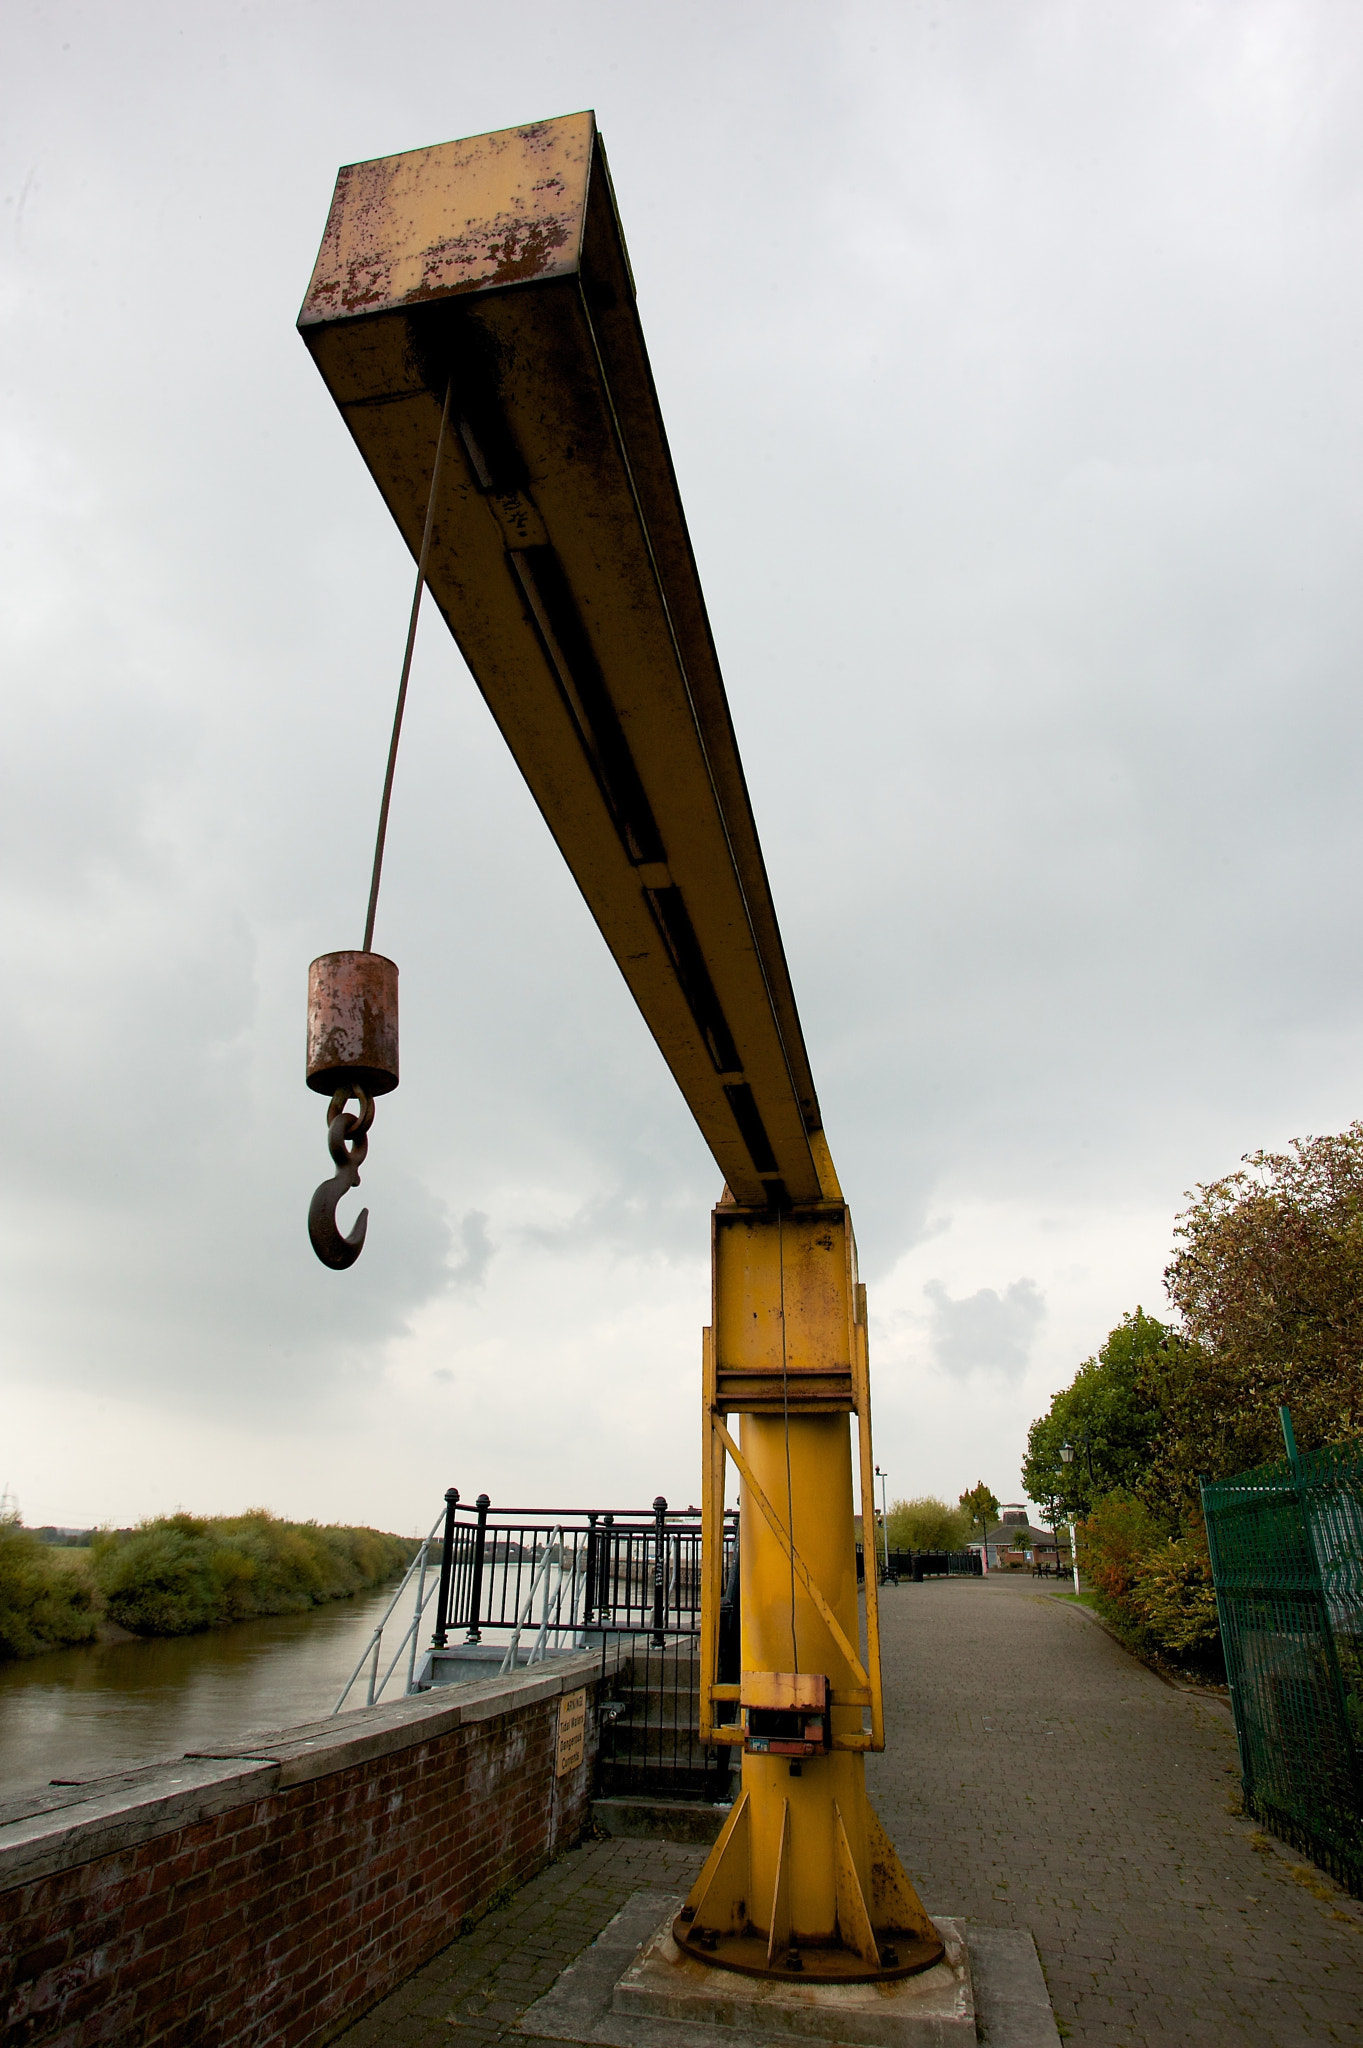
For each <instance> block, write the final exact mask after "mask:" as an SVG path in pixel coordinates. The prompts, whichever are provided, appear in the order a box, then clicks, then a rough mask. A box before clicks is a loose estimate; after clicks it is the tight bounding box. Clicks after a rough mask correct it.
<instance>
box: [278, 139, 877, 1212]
mask: <svg viewBox="0 0 1363 2048" xmlns="http://www.w3.org/2000/svg"><path fill="white" fill-rule="evenodd" d="M299 328H300V331H301V333H302V336H303V339H304V341H305V342H306V344H307V346H308V348H309V350H310V351H311V353H312V356H313V359H314V361H315V362H316V364H317V366H318V368H319V370H320V371H321V373H322V376H323V378H324V379H325V381H326V384H327V388H328V390H329V391H330V392H331V395H332V397H333V398H334V399H335V401H336V404H337V405H338V407H339V408H340V410H341V412H342V414H343V416H344V418H345V421H346V424H347V426H348V427H349V429H350V431H351V434H352V435H353V437H354V439H355V441H356V444H357V445H358V447H359V449H360V452H361V454H362V455H363V456H364V459H365V461H366V463H367V464H368V466H369V469H370V472H371V474H372V476H373V477H374V480H375V482H376V483H377V484H378V487H379V489H380V491H381V492H382V494H383V497H384V499H385V502H386V503H387V505H388V507H389V510H390V511H391V512H392V514H393V517H394V519H395V520H396V522H397V524H398V527H399V529H400V530H401V532H402V534H403V537H404V538H405V540H406V541H407V544H408V546H409V547H410V549H411V551H412V554H413V556H414V557H415V556H416V555H417V554H418V552H419V548H420V543H421V532H422V525H423V521H424V518H425V512H426V504H427V498H428V495H429V491H430V483H431V476H432V471H433V467H434V462H435V454H436V443H437V439H438V436H439V431H440V420H441V413H442V408H443V404H444V397H445V392H446V389H447V386H448V388H449V389H450V390H451V394H452V396H451V411H450V427H449V430H448V434H447V440H446V446H445V450H444V455H443V460H442V467H441V476H440V483H439V489H438V493H437V500H436V506H435V513H434V523H433V528H432V539H431V546H430V554H429V560H428V567H427V582H428V586H429V589H430V592H431V595H432V597H433V598H434V600H435V602H436V603H437V604H438V605H439V607H440V610H441V612H442V614H443V615H444V618H445V621H446V623H447V625H448V626H449V629H450V631H451V633H452V634H453V635H454V638H455V640H456V641H457V642H458V645H459V648H460V651H461V653H462V654H463V656H464V659H465V661H466V662H467V664H468V666H469V669H470V670H471V672H472V674H473V676H474V679H475V681H476V682H477V684H478V687H479V689H480V690H481V692H482V694H483V696H484V698H485V699H486V701H487V704H488V706H489V708H490V710H491V712H492V715H493V717H494V718H495V719H496V721H497V724H498V726H499V727H500V729H501V732H502V734H503V736H504V737H505V739H506V741H507V744H508V745H509V747H510V748H511V751H512V753H513V755H514V756H515V759H516V761H517V763H518V765H519V767H520V769H521V772H522V773H523V774H524V776H525V779H526V781H527V783H528V784H529V786H530V789H531V791H532V793H533V795H534V797H535V800H536V802H537V803H538V804H539V807H540V810H541V811H542V812H543V814H544V817H545V819H546V821H547V822H548V825H549V828H550V830H551V832H552V833H553V835H554V837H555V839H556V841H557V842H558V845H559V848H560V850H561V851H562V853H563V855H564V858H565V859H566V860H567V862H568V865H569V867H570V868H571V869H572V871H573V874H574V876H575V877H576V879H577V882H578V885H579V887H580V888H581V890H582V893H583V895H584V896H585V898H586V900H587V903H588V905H589V907H590V909H591V911H592V914H593V916H594V917H595V919H596V922H597V924H598V926H599V927H600V929H601V932H602V934H603V935H604V937H605V939H606V943H607V944H608V946H609V947H610V949H611V952H612V953H613V955H614V956H615V959H616V961H617V963H618V965H619V967H620V970H621V972H622V974H623V975H624V977H625V980H626V982H627V983H628V984H629V987H630V989H631V991H632V993H633V995H634V998H635V1000H636V1002H637V1003H638V1005H639V1008H640V1010H641V1011H642V1012H643V1015H644V1017H645V1019H646V1021H647V1023H648V1025H649V1027H650V1029H651V1030H652V1032H653V1035H654V1037H655V1038H656V1040H657V1042H658V1045H659V1046H660V1048H661V1050H662V1052H663V1055H664V1057H665V1058H666V1060H667V1062H668V1065H669V1066H670V1067H671V1069H672V1072H673V1074H674V1076H675V1078H676V1080H677V1082H678V1085H679V1086H680V1088H681V1090H682V1093H683V1095H684V1096H685V1097H686V1100H687V1102H688V1104H689V1105H690V1108H691V1111H692V1113H693V1115H694V1116H695V1118H696V1121H697V1123H698V1124H699V1126H700V1129H701V1131H702V1134H703V1135H704V1137H705V1139H706V1141H707V1143H708V1144H709V1146H710V1149H711V1151H712V1152H713V1154H714V1156H715V1159H716V1161H717V1162H718V1164H719V1166H720V1168H721V1170H722V1172H723V1174H724V1178H725V1180H726V1181H727V1183H728V1185H729V1188H730V1190H731V1191H732V1194H733V1197H734V1199H735V1200H736V1201H738V1202H739V1203H741V1204H745V1205H751V1206H762V1207H770V1206H772V1205H773V1204H775V1205H778V1206H781V1205H784V1204H785V1203H787V1202H792V1203H802V1202H811V1201H817V1200H818V1199H820V1198H821V1197H823V1198H827V1197H830V1196H832V1197H836V1195H837V1192H838V1190H837V1185H836V1181H835V1180H834V1178H833V1174H832V1168H831V1164H830V1163H829V1160H828V1153H827V1147H826V1146H825V1144H824V1142H823V1137H822V1131H821V1125H820V1117H819V1109H818V1103H817V1100H816V1098H815V1094H814V1084H813V1079H812V1076H811V1074H810V1070H809V1061H808V1057H807V1055H806V1052H805V1046H804V1040H803V1036H802V1033H801V1030H800V1023H799V1017H798V1015H797V1012H796V1007H795V998H794V993H793V991H792V989H791V984H790V975H789V972H788V969H787V966H786V961H785V955H784V952H783V949H782V945H781V937H780V932H779V929H778V926H777V922H776V913H775V910H774V907H773V904H772V900H771V891H770V888H769V885H768V882H767V877H766V872H765V868H764V866H763V861H762V854H761V849H760V846H759V843H758V837H757V829H756V826H755V824H754V821H753V815H752V807H751V804H750V802H749V798H748V792H747V789H746V786H745V783H744V779H743V769H742V764H741V762H740V760H739V754H738V747H737V742H736V740H735V737H734V732H733V726H732V722H731V719H730V715H729V707H728V703H727V700H726V698H725V694H724V685H723V682H722V679H721V676H720V672H719V665H718V662H717V659H716V655H715V650H714V645H713V642H712V639H711V634H710V628H709V622H708V620H707V617H706V613H705V605H704V600H703V598H702V595H701V589H700V582H699V578H698V576H697V573H696V566H695V561H694V558H693V555H692V552H691V545H690V540H689V538H688V535H687V530H686V521H685V517H684V515H683V512H682V506H681V500H680V497H679V495H678V491H677V484H676V479H675V476H674V474H673V469H672V462H671V457H670V455H669V452H668V446H667V438H666V434H665V432H664V429H663V423H662V417H661V414H660V411H659V408H658V401H657V397H656V394H655V391H654V387H653V379H652V375H651V372H650V369H649V364H648V356H647V352H646V350H645V347H644V339H643V331H642V328H641V326H640V323H639V318H638V314H637V311H636V308H635V298H634V285H633V279H632V277H631V274H630V269H629V259H628V257H627V255H626V252H625V245H624V239H623V236H622V233H621V230H620V224H619V219H618V216H617V214H616V209H615V203H614V198H613V195H612V192H611V186H610V178H609V174H608V171H607V168H606V160H605V155H604V152H603V150H602V145H601V138H600V136H599V135H598V134H597V131H596V123H595V120H594V118H593V117H592V115H591V114H589V113H583V114H575V115H570V116H568V117H566V118H565V119H563V120H557V121H546V122H541V123H537V124H535V125H534V126H531V127H527V128H515V129H508V130H505V131H503V132H501V133H498V134H492V135H483V136H476V137H473V138H472V139H470V140H467V141H461V142H450V143H445V144H442V145H440V146H438V147H434V148H431V149H421V150H413V151H410V152H407V153H406V154H404V155H401V156H395V157H386V158H382V159H379V160H377V161H374V162H371V163H361V164H352V165H350V166H348V167H347V168H346V169H344V170H342V171H341V173H340V175H339V177H338V179H337V184H336V191H335V195H334V197H333V200H332V206H331V214H330V218H329V220H328V222H327V229H326V234H325V237H324V239H323V242H322V247H321V251H320V253H319V256H318V259H317V266H316V269H315V271H314V274H313V279H312V283H311V285H310V286H309V289H308V295H307V298H306V300H305V301H304V305H303V311H302V313H301V315H300V318H299Z"/></svg>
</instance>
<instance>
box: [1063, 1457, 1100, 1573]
mask: <svg viewBox="0 0 1363 2048" xmlns="http://www.w3.org/2000/svg"><path fill="white" fill-rule="evenodd" d="M1085 1445H1086V1447H1087V1432H1085ZM1060 1462H1061V1464H1062V1465H1072V1464H1073V1463H1074V1445H1073V1444H1062V1445H1061V1446H1060ZM1092 1477H1093V1453H1092V1451H1090V1452H1089V1478H1090V1479H1092ZM1070 1569H1071V1571H1072V1572H1073V1573H1074V1590H1075V1592H1076V1593H1077V1592H1078V1591H1079V1535H1078V1530H1077V1527H1076V1524H1075V1519H1074V1510H1073V1508H1071V1510H1070Z"/></svg>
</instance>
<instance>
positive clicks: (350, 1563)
mask: <svg viewBox="0 0 1363 2048" xmlns="http://www.w3.org/2000/svg"><path fill="white" fill-rule="evenodd" d="M414 1548H415V1545H414V1544H413V1543H411V1542H410V1541H408V1540H407V1539H406V1538H405V1537H401V1536H386V1535H384V1534H382V1533H381V1532H380V1531H379V1530H377V1529H347V1528H337V1527H331V1526H326V1527H323V1526H319V1525H318V1524H317V1523H316V1522H285V1521H281V1520H279V1519H278V1517H276V1516H274V1515H271V1514H269V1513H267V1512H266V1510H265V1509H263V1508H257V1509H253V1510H252V1511H251V1512H250V1513H248V1514H245V1515H235V1516H226V1517H224V1516H217V1517H212V1518H205V1517H200V1516H197V1515H187V1514H175V1515H160V1516H157V1517H156V1518H155V1519H154V1520H151V1521H146V1522H142V1523H140V1524H139V1525H138V1527H137V1528H136V1529H130V1530H119V1531H105V1530H101V1531H98V1532H97V1533H96V1535H95V1537H94V1540H93V1543H92V1545H91V1570H92V1573H93V1577H94V1580H95V1584H96V1585H97V1586H98V1588H99V1590H100V1592H101V1593H102V1595H103V1597H104V1603H105V1608H106V1611H107V1613H108V1616H109V1619H110V1621H115V1622H117V1623H118V1624H119V1626H120V1627H121V1628H126V1629H129V1630H130V1631H131V1632H132V1633H133V1634H134V1635H144V1636H183V1635H193V1634H195V1633H196V1632H197V1631H198V1630H200V1629H205V1628H215V1627H217V1626H219V1625H220V1624H221V1623H223V1622H231V1621H247V1620H250V1619H251V1618H252V1617H253V1616H257V1615H265V1614H298V1613H301V1612H302V1611H303V1610H304V1609H306V1608H308V1607H313V1606H317V1605H320V1604H321V1603H322V1602H323V1601H326V1600H339V1599H344V1598H345V1597H346V1596H347V1595H349V1594H351V1593H362V1592H365V1591H367V1590H368V1589H369V1588H370V1587H373V1586H379V1585H382V1584H383V1582H384V1580H385V1579H391V1578H393V1577H394V1576H395V1575H396V1574H397V1573H398V1572H400V1571H402V1570H403V1569H404V1568H405V1566H406V1565H407V1564H408V1562H409V1561H410V1559H411V1556H412V1553H413V1550H414Z"/></svg>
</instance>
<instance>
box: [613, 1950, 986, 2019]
mask: <svg viewBox="0 0 1363 2048" xmlns="http://www.w3.org/2000/svg"><path fill="white" fill-rule="evenodd" d="M936 1926H937V1929H938V1931H939V1933H940V1934H941V1937H942V1941H943V1944H944V1946H945V1951H946V1953H945V1955H944V1956H943V1958H942V1960H941V1962H939V1963H935V1964H934V1965H933V1966H932V1967H931V1968H929V1969H926V1970H919V1971H918V1972H916V1973H915V1974H914V1975H912V1976H901V1977H896V1978H892V1979H889V1980H887V1979H885V1978H881V1979H880V1981H879V1982H876V1983H847V1982H843V1983H836V1982H828V1981H823V1982H819V1981H811V1980H810V1979H808V1978H801V1977H800V1976H797V1975H794V1974H791V1975H783V1976H780V1977H772V1976H766V1975H763V1976H756V1975H752V1976H749V1975H745V1974H741V1973H740V1972H739V1971H736V1970H734V1969H732V1968H730V1969H727V1970H725V1969H716V1968H715V1967H714V1965H712V1964H707V1963H703V1962H700V1961H698V1960H697V1959H695V1958H694V1957H692V1956H690V1955H686V1954H684V1953H683V1952H682V1951H681V1950H680V1949H679V1948H678V1947H677V1944H676V1942H675V1941H674V1940H673V1938H672V1922H671V1919H670V1918H669V1919H668V1920H667V1921H666V1922H665V1923H664V1924H663V1925H662V1926H661V1927H660V1928H659V1929H658V1930H657V1932H656V1933H655V1934H654V1936H653V1938H652V1940H651V1941H649V1942H648V1944H647V1945H646V1947H645V1948H644V1949H643V1951H642V1953H641V1954H640V1955H639V1956H638V1958H637V1960H635V1961H634V1962H632V1963H631V1964H630V1965H629V1967H628V1968H627V1969H626V1970H625V1971H624V1972H623V1973H622V1975H621V1976H620V1977H619V1978H618V1980H617V1982H616V1984H615V1988H614V1991H613V1992H612V1994H611V2004H610V2010H611V2015H612V2017H613V2018H616V2019H617V2020H619V2019H635V2020H664V2021H672V2022H673V2023H674V2024H675V2023H677V2022H682V2023H683V2024H689V2025H690V2026H692V2027H713V2028H717V2029H721V2030H722V2029H725V2028H733V2029H734V2030H735V2031H736V2032H740V2033H741V2034H743V2035H744V2036H746V2037H748V2038H749V2039H751V2038H753V2037H756V2038H757V2039H759V2040H762V2039H771V2040H773V2041H779V2040H781V2039H783V2038H784V2039H790V2040H794V2039H799V2040H804V2041H809V2040H814V2041H819V2040H824V2041H836V2042H840V2043H845V2044H848V2048H917V2044H919V2043H921V2044H922V2048H929V2044H931V2048H948V2044H952V2048H954V2044H957V2043H959V2044H961V2048H974V2044H975V2039H976V2034H975V2000H974V1994H973V1989H972V1986H971V1981H970V1965H969V1961H968V1959H967V1956H966V1948H965V1941H964V1939H963V1937H962V1934H961V1931H960V1929H959V1927H958V1926H957V1923H956V1922H955V1921H954V1920H939V1921H937V1922H936Z"/></svg>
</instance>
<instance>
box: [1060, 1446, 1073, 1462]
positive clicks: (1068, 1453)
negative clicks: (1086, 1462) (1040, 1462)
mask: <svg viewBox="0 0 1363 2048" xmlns="http://www.w3.org/2000/svg"><path fill="white" fill-rule="evenodd" d="M1060 1462H1061V1464H1062V1465H1072V1464H1073V1463H1074V1445H1073V1444H1061V1446H1060Z"/></svg>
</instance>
